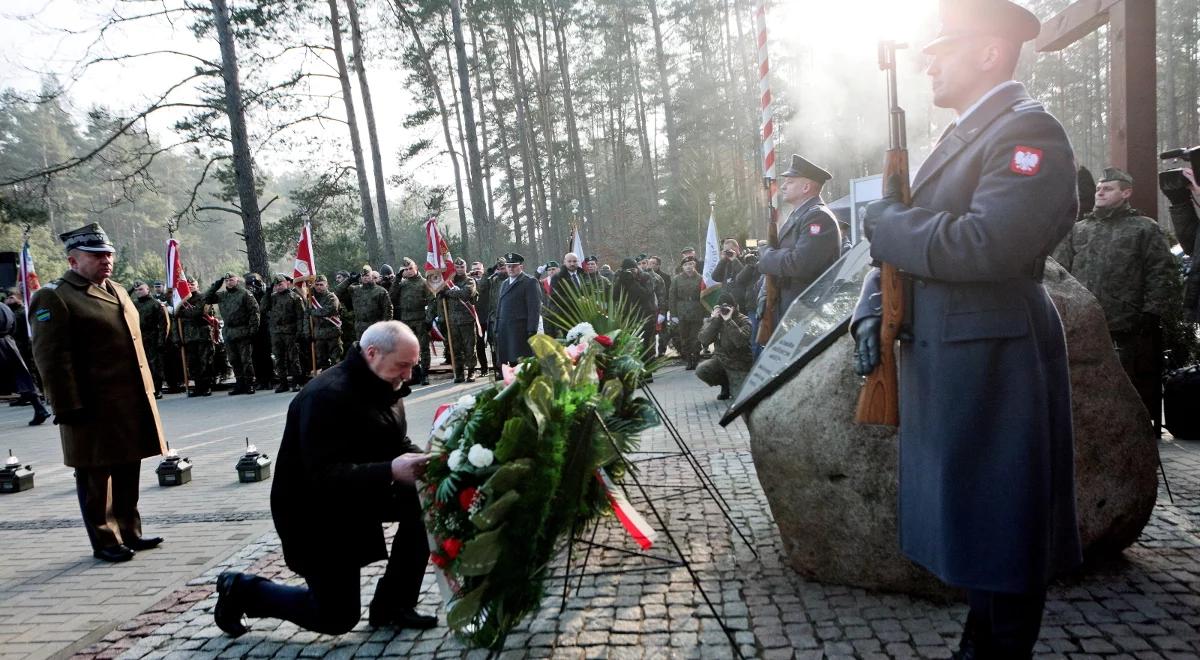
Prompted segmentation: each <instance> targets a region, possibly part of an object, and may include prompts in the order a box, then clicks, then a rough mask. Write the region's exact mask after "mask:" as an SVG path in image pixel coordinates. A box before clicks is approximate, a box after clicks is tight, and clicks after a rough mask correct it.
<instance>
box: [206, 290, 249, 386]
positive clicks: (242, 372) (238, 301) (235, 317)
mask: <svg viewBox="0 0 1200 660" xmlns="http://www.w3.org/2000/svg"><path fill="white" fill-rule="evenodd" d="M222 284H224V287H222V286H221V285H222ZM204 302H206V303H208V304H210V305H216V306H217V309H219V310H220V311H221V318H222V319H224V321H225V328H224V330H223V334H224V336H225V352H226V353H227V354H228V356H229V362H230V365H231V366H232V367H233V377H234V378H235V379H236V381H237V382H236V384H235V385H234V386H233V389H232V390H230V391H229V394H230V395H234V394H254V333H255V332H257V331H258V322H259V313H258V301H256V300H255V299H254V296H253V295H252V294H251V293H250V292H249V291H247V290H246V287H244V286H242V279H241V278H240V277H238V276H237V274H236V273H225V276H224V277H222V278H221V279H219V280H217V281H216V282H213V283H212V286H210V287H208V291H206V292H205V294H204Z"/></svg>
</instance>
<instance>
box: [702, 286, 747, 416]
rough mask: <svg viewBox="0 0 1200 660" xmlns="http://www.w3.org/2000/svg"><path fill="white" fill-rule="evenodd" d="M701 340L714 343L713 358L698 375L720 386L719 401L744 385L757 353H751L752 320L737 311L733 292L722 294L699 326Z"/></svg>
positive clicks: (706, 343) (705, 343) (705, 342)
mask: <svg viewBox="0 0 1200 660" xmlns="http://www.w3.org/2000/svg"><path fill="white" fill-rule="evenodd" d="M700 343H701V344H703V345H705V346H707V345H709V344H715V349H716V350H715V351H714V352H713V358H712V359H711V360H705V361H704V362H701V363H700V366H698V367H696V377H697V378H699V379H700V380H701V381H704V382H705V383H707V384H708V385H719V386H720V387H721V393H720V394H718V395H717V400H719V401H723V400H725V399H728V398H730V397H731V396H733V394H732V392H735V391H737V390H739V389H741V388H742V383H743V382H744V381H745V380H746V375H747V374H748V373H750V367H751V366H752V365H753V364H754V354H753V353H751V352H750V319H749V318H747V317H746V315H745V314H741V313H739V312H738V308H737V300H736V299H735V298H734V297H733V295H732V294H730V293H728V292H726V293H722V294H721V297H720V299H719V302H718V304H717V306H716V307H714V308H713V311H712V315H711V316H709V317H708V318H707V319H705V321H704V327H702V328H700Z"/></svg>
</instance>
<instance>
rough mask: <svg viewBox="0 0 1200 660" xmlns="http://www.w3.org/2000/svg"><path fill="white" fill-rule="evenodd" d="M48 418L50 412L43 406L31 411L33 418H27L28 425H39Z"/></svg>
mask: <svg viewBox="0 0 1200 660" xmlns="http://www.w3.org/2000/svg"><path fill="white" fill-rule="evenodd" d="M48 419H50V413H48V412H46V410H45V409H44V408H43V409H42V410H39V411H37V412H35V413H33V419H31V420H29V425H30V426H41V425H42V423H43V422H45V421H46V420H48Z"/></svg>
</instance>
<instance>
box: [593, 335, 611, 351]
mask: <svg viewBox="0 0 1200 660" xmlns="http://www.w3.org/2000/svg"><path fill="white" fill-rule="evenodd" d="M593 341H595V342H596V343H597V344H600V345H601V346H603V347H604V348H612V345H613V340H612V337H609V336H608V335H596V338H595V339H594V340H593Z"/></svg>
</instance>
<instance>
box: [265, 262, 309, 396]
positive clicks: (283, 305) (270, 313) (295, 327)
mask: <svg viewBox="0 0 1200 660" xmlns="http://www.w3.org/2000/svg"><path fill="white" fill-rule="evenodd" d="M262 311H263V315H264V316H266V318H267V329H269V330H270V331H271V354H272V355H273V356H275V382H276V383H277V385H276V386H275V392H276V393H282V392H286V391H288V377H289V376H290V377H291V381H292V387H291V389H292V391H293V392H299V391H300V356H299V354H298V353H299V344H297V342H296V337H297V335H298V334H299V333H300V324H301V323H304V324H306V325H307V323H308V316H307V315H306V314H305V313H304V301H303V300H302V299H301V298H300V294H298V293H296V290H295V289H293V288H292V280H291V278H289V277H288V276H287V275H284V274H283V273H276V274H275V276H274V277H273V278H271V295H270V296H268V297H267V300H266V303H265V304H264V305H263V310H262Z"/></svg>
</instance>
